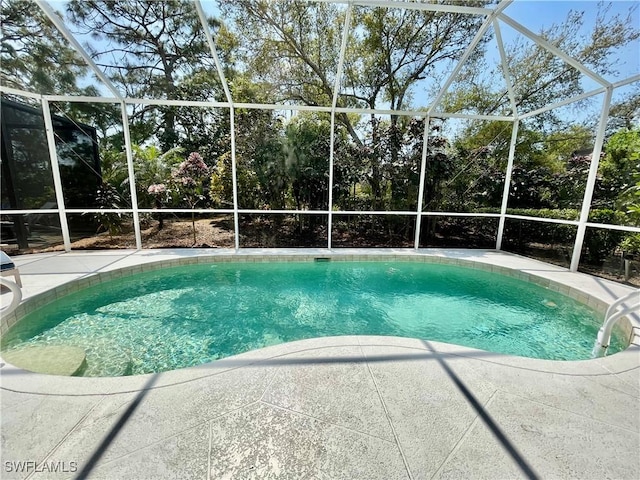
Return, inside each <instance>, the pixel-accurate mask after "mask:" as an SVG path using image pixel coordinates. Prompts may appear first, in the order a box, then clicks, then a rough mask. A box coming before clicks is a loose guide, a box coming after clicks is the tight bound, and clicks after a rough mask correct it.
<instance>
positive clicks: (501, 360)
mask: <svg viewBox="0 0 640 480" xmlns="http://www.w3.org/2000/svg"><path fill="white" fill-rule="evenodd" d="M92 255H93V256H94V257H95V256H102V257H105V258H106V257H109V256H110V255H111V256H114V257H115V256H119V257H121V258H120V259H119V260H118V261H114V262H107V264H106V265H103V266H101V267H100V268H98V269H92V268H87V270H88V271H87V272H85V273H84V274H81V275H79V276H78V277H77V278H75V279H73V280H71V281H63V282H62V283H59V284H55V282H53V284H52V285H50V287H49V288H45V289H44V290H42V291H40V292H37V293H33V294H27V295H25V299H24V301H23V303H22V304H21V305H20V307H18V309H17V310H16V311H15V312H14V313H12V314H10V315H7V316H3V318H2V319H1V322H0V331H1V332H2V334H4V332H6V331H7V330H8V328H10V327H11V326H13V325H14V324H15V323H16V322H18V321H19V320H20V319H21V318H22V317H24V316H25V315H27V314H28V313H30V312H31V311H33V310H35V309H37V308H40V307H42V306H44V305H45V304H47V303H49V302H52V301H54V300H55V299H56V298H58V297H59V296H64V295H67V294H69V293H73V292H75V291H77V290H79V289H81V288H85V287H87V286H91V285H96V284H98V283H101V282H104V281H109V280H112V279H114V278H119V277H123V276H125V275H133V274H136V273H141V272H144V271H151V270H155V269H159V268H166V267H170V266H178V265H193V264H207V263H215V262H255V263H259V262H269V261H282V262H286V261H298V262H300V261H313V260H314V259H316V258H318V257H329V258H331V259H332V260H335V261H384V260H386V261H389V260H393V261H413V262H427V263H440V264H451V265H458V266H463V267H467V268H476V269H482V270H486V271H491V272H495V273H499V274H503V275H507V276H510V277H513V278H518V279H521V280H524V281H529V282H532V283H535V284H538V285H540V286H542V287H544V288H549V289H551V290H553V291H558V292H560V293H563V294H565V295H568V296H570V297H572V298H574V299H575V300H577V301H579V302H582V303H585V304H587V305H589V306H591V307H592V308H594V309H596V310H597V311H599V312H602V313H604V311H605V310H606V308H607V306H608V305H609V304H610V303H612V302H613V301H614V300H615V299H616V298H619V297H620V296H622V295H624V294H626V293H627V292H631V291H633V290H634V289H633V288H631V287H627V286H625V285H621V284H617V283H615V282H611V281H608V280H605V279H601V278H598V277H593V276H590V275H586V274H583V273H572V272H569V271H568V270H567V269H564V268H562V267H558V266H555V265H550V264H546V263H543V262H539V261H537V260H533V259H530V258H526V257H521V256H519V255H514V254H510V253H505V252H501V251H500V252H498V251H495V250H467V249H420V250H417V251H416V250H413V249H370V250H366V251H363V250H362V249H336V250H327V249H285V250H283V249H246V250H239V251H234V250H223V249H175V250H141V251H117V252H113V251H100V252H75V251H74V252H71V253H62V254H60V253H57V254H44V255H40V256H23V257H16V258H15V259H14V260H15V262H16V265H17V266H18V267H21V265H25V267H27V266H28V265H29V264H30V263H38V262H46V261H47V260H48V259H51V258H57V259H60V258H61V259H63V260H66V259H69V260H71V259H76V260H77V259H81V260H83V261H87V260H88V259H89V258H90V256H92ZM103 263H104V262H103ZM25 270H28V269H27V268H25ZM23 282H25V286H28V284H29V274H28V273H27V274H23ZM28 293H29V292H28ZM623 326H625V324H623ZM625 333H627V334H628V335H629V339H630V340H629V344H630V346H629V348H627V349H626V350H625V351H623V352H619V353H617V354H615V355H612V356H609V357H604V358H598V359H590V360H581V361H554V360H541V359H532V358H525V357H516V356H510V355H503V354H495V353H491V362H493V363H498V364H500V365H503V366H511V367H514V368H523V369H529V370H535V371H542V372H547V373H550V374H560V375H578V374H579V375H589V374H593V375H609V374H615V373H619V372H624V371H627V370H629V369H633V368H636V367H638V366H639V365H640V355H639V353H640V317H639V316H638V315H634V314H631V315H629V316H628V317H627V323H626V330H625ZM354 338H357V342H360V343H361V342H367V343H368V344H372V345H373V344H380V342H381V341H384V342H387V343H388V342H391V343H392V344H393V345H394V346H397V347H401V348H405V349H407V351H408V352H416V351H420V350H424V344H423V341H422V340H417V339H409V338H399V337H375V336H358V337H324V338H314V339H307V340H300V341H296V342H289V343H285V344H280V345H275V346H270V347H265V348H262V349H258V350H253V351H250V352H245V353H243V354H240V355H235V356H232V357H228V358H224V359H221V360H217V361H215V362H211V363H207V364H203V365H199V366H195V367H189V368H183V369H178V370H173V371H169V372H163V373H162V374H160V375H159V376H158V377H159V378H158V379H157V380H156V382H155V384H154V386H153V388H163V387H166V386H171V385H176V384H180V383H184V382H189V381H195V380H198V379H201V378H204V377H208V376H212V375H216V374H219V373H222V372H226V371H229V370H231V369H235V368H243V367H245V366H248V365H253V364H264V363H265V362H266V363H269V362H273V361H274V359H278V358H281V357H283V356H286V355H289V354H291V353H296V352H301V351H305V350H309V349H311V350H313V349H321V348H326V347H330V346H337V345H344V341H348V342H353V341H354V340H353V339H354ZM594 340H595V339H594ZM387 343H385V345H386V344H387ZM430 343H432V344H434V345H437V346H438V348H441V349H445V350H446V349H451V351H452V353H451V354H452V355H453V356H455V357H460V358H463V357H470V358H475V359H481V358H483V357H485V356H486V354H487V352H484V351H482V350H478V349H473V348H468V347H462V346H458V345H449V344H444V343H440V342H431V341H430ZM420 345H422V346H420ZM0 362H2V363H3V365H2V366H1V368H0V378H1V382H2V388H4V389H8V390H12V391H16V392H24V393H34V394H45V395H46V394H48V395H70V396H75V395H102V394H113V393H122V392H131V391H137V390H139V389H140V388H143V386H144V385H145V384H146V382H147V381H148V379H149V378H150V376H152V375H156V374H147V375H136V376H129V377H94V378H91V377H61V376H52V375H43V374H38V373H33V372H28V371H25V370H22V369H20V368H18V367H15V366H13V365H11V364H9V363H7V362H4V361H2V359H0Z"/></svg>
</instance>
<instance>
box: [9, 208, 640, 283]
mask: <svg viewBox="0 0 640 480" xmlns="http://www.w3.org/2000/svg"><path fill="white" fill-rule="evenodd" d="M194 225H195V242H194V236H193V227H192V223H191V220H190V219H188V218H175V217H173V218H171V217H170V218H166V219H164V222H163V227H162V228H160V225H159V222H158V220H157V219H149V220H147V221H146V222H144V223H143V224H142V225H141V234H142V247H143V248H233V246H234V230H233V227H234V226H233V216H232V215H225V216H219V217H214V218H206V219H196V220H195V222H194ZM297 227H298V224H297V223H296V222H294V221H288V222H287V221H285V222H280V223H279V224H278V225H274V224H272V223H270V222H265V221H263V220H262V219H260V218H253V219H251V220H249V219H244V220H243V219H242V218H241V232H243V233H242V235H241V238H240V246H241V247H245V248H250V247H266V248H277V247H280V248H282V247H322V246H325V245H326V243H327V236H326V235H327V234H326V226H325V225H318V226H316V227H314V228H309V229H303V230H302V231H298V230H297ZM340 230H341V229H338V230H337V231H335V232H334V241H333V243H334V245H335V246H336V247H341V246H357V247H361V248H367V247H386V246H394V247H399V246H405V245H404V243H405V242H403V241H402V240H403V239H395V241H393V243H394V244H393V245H387V244H386V243H388V242H389V241H390V240H389V239H386V241H380V240H381V239H377V238H375V237H376V236H369V235H366V234H365V235H364V236H363V235H362V232H356V231H351V232H343V231H340ZM396 243H397V244H396ZM406 246H407V247H411V246H412V245H410V244H409V243H407V245H406ZM135 247H136V242H135V236H134V234H133V232H132V231H128V232H123V233H121V234H118V235H109V234H108V233H107V232H102V233H98V234H93V233H91V232H89V233H88V234H86V235H84V236H83V238H78V239H76V240H73V241H72V243H71V248H72V250H103V249H121V248H122V249H124V248H135ZM63 249H64V247H63V246H62V245H56V246H49V247H44V248H38V247H34V248H30V249H29V250H28V251H17V250H12V249H11V248H9V249H8V250H7V248H6V247H3V250H7V253H9V254H24V253H41V252H52V251H62V250H63ZM542 250H545V249H542ZM551 252H553V253H554V254H557V251H556V250H555V249H551V250H550V251H549V252H547V253H548V254H547V255H545V254H541V252H539V251H535V249H534V250H531V251H527V252H526V253H524V254H525V255H527V256H531V257H533V258H537V259H539V260H542V261H547V262H550V263H555V264H559V265H562V266H565V267H567V266H568V261H565V260H566V259H560V258H556V256H557V255H556V256H554V255H551ZM521 254H522V253H521ZM613 263H615V262H613V261H609V262H607V264H605V265H603V266H600V267H591V266H588V265H581V267H580V271H583V272H585V273H590V274H592V275H595V276H599V277H602V278H607V279H609V280H613V281H616V282H619V283H625V284H627V285H633V286H636V287H640V262H633V264H632V275H631V278H630V279H629V280H628V281H625V279H624V272H623V269H622V268H621V267H620V265H618V264H616V265H613ZM618 263H619V262H618Z"/></svg>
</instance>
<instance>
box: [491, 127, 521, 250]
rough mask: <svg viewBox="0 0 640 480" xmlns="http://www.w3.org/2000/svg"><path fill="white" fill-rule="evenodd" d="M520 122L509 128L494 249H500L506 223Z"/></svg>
mask: <svg viewBox="0 0 640 480" xmlns="http://www.w3.org/2000/svg"><path fill="white" fill-rule="evenodd" d="M519 127H520V122H519V121H518V120H516V121H515V122H513V126H512V128H511V143H510V144H509V157H508V159H507V170H506V172H505V174H504V187H503V189H502V204H501V206H500V222H499V223H498V233H497V235H496V250H501V249H502V238H503V236H504V225H505V223H506V218H507V217H506V214H507V205H508V203H509V191H510V190H511V175H512V174H513V162H514V159H515V156H516V143H517V141H518V128H519Z"/></svg>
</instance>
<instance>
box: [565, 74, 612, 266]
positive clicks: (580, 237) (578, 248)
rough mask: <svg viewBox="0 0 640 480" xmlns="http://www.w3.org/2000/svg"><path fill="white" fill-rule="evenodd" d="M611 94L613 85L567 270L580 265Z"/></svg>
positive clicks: (603, 117)
mask: <svg viewBox="0 0 640 480" xmlns="http://www.w3.org/2000/svg"><path fill="white" fill-rule="evenodd" d="M612 96H613V86H610V87H608V88H607V93H606V95H605V97H604V102H603V105H602V112H601V113H600V125H599V127H598V133H597V134H596V141H595V145H594V146H593V153H592V154H591V165H589V175H588V177H587V185H586V186H585V189H584V198H583V200H582V209H581V211H580V220H579V223H578V232H577V233H576V241H575V244H574V246H573V255H572V256H571V266H570V267H569V270H571V271H572V272H577V271H578V266H579V265H580V255H581V254H582V245H583V243H584V235H585V233H586V231H587V222H588V221H589V211H590V210H591V200H592V199H593V190H594V187H595V184H596V177H597V175H598V166H599V165H600V154H601V153H602V145H603V144H604V135H605V131H606V129H607V120H608V119H609V107H610V106H611V97H612Z"/></svg>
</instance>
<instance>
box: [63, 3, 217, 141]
mask: <svg viewBox="0 0 640 480" xmlns="http://www.w3.org/2000/svg"><path fill="white" fill-rule="evenodd" d="M68 12H69V17H70V20H71V21H72V22H73V24H74V25H75V26H76V29H77V32H76V33H78V34H80V35H91V36H92V38H93V39H94V40H96V42H95V43H94V44H93V45H98V46H100V47H101V48H100V49H96V48H90V49H89V50H90V52H91V54H92V56H93V57H94V59H95V61H96V63H97V64H98V66H100V67H102V68H104V69H105V70H106V71H107V73H108V76H109V78H110V79H111V81H112V82H113V83H114V84H116V85H117V86H118V87H119V88H120V90H121V91H122V92H124V93H125V94H126V95H127V96H130V97H135V98H145V97H152V98H157V97H160V98H167V99H188V100H203V99H207V98H219V97H220V95H221V88H220V84H219V81H218V78H217V75H216V74H211V73H210V72H212V71H215V66H214V65H213V61H212V58H211V54H210V51H209V47H208V45H207V42H206V37H205V36H204V34H203V33H202V26H201V24H200V21H199V18H198V15H197V13H196V10H195V8H194V6H193V4H192V2H190V1H187V0H167V1H162V2H155V1H148V0H128V1H122V2H120V1H113V0H88V1H85V0H72V1H71V2H70V3H69V5H68ZM216 25H217V22H216V21H215V20H213V19H209V27H212V28H213V27H215V26H216ZM107 46H108V47H107ZM157 111H158V112H159V115H158V116H157V117H159V118H156V116H155V115H154V112H155V109H154V108H150V107H146V106H136V107H135V109H134V112H133V116H132V118H133V119H134V120H141V121H143V122H148V121H150V122H157V127H156V128H157V129H158V133H157V137H158V139H159V141H160V145H161V148H162V149H163V150H165V151H166V150H169V149H171V148H173V147H175V146H176V145H178V143H179V140H180V139H181V132H183V131H184V130H186V129H187V128H188V126H189V124H188V122H187V121H186V120H185V119H183V118H182V117H181V113H180V109H178V108H176V107H172V106H165V107H159V108H158V109H157ZM156 128H151V129H150V130H149V132H155V130H156Z"/></svg>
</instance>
